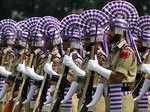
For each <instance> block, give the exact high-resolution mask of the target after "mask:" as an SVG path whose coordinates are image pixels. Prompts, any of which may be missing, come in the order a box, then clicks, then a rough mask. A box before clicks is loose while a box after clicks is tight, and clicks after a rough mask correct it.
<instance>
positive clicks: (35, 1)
mask: <svg viewBox="0 0 150 112" xmlns="http://www.w3.org/2000/svg"><path fill="white" fill-rule="evenodd" d="M109 1H111V0H0V19H4V18H13V19H15V20H20V19H24V18H28V17H31V16H46V15H51V16H54V17H57V18H58V19H62V18H63V17H64V16H66V15H68V14H70V13H80V12H81V11H82V10H85V9H92V8H97V9H101V8H102V6H104V5H105V4H106V3H107V2H109ZM128 1H129V2H131V3H133V4H134V6H135V7H136V8H137V10H138V12H139V14H140V15H145V14H150V0H128Z"/></svg>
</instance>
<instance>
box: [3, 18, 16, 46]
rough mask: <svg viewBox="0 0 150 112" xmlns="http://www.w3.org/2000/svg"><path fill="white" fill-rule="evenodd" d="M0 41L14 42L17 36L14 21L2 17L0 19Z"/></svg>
mask: <svg viewBox="0 0 150 112" xmlns="http://www.w3.org/2000/svg"><path fill="white" fill-rule="evenodd" d="M0 32H1V33H0V34H1V40H0V41H1V43H3V42H4V43H5V42H7V44H14V42H15V39H16V37H17V27H16V22H15V21H14V20H12V19H4V20H1V21H0Z"/></svg>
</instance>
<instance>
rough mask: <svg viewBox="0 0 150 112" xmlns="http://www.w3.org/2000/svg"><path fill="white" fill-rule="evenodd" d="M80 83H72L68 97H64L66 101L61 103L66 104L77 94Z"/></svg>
mask: <svg viewBox="0 0 150 112" xmlns="http://www.w3.org/2000/svg"><path fill="white" fill-rule="evenodd" d="M78 85H79V84H78V83H77V82H76V81H73V82H72V83H71V87H70V89H69V91H68V92H67V94H66V96H65V97H64V99H63V100H62V101H61V103H66V102H67V101H68V100H69V99H70V98H72V96H73V95H74V94H75V92H76V91H77V89H78Z"/></svg>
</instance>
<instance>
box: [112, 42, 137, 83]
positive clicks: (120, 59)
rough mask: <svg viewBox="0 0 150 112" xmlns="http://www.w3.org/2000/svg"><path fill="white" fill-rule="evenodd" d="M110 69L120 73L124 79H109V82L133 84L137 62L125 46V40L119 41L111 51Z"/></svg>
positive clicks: (130, 50)
mask: <svg viewBox="0 0 150 112" xmlns="http://www.w3.org/2000/svg"><path fill="white" fill-rule="evenodd" d="M110 63H111V64H110V68H111V69H112V70H113V71H115V72H118V73H121V74H122V75H123V76H124V78H123V79H119V77H118V79H117V81H116V78H110V80H109V82H110V83H111V84H115V83H116V82H119V83H120V82H134V80H135V76H136V73H137V60H136V57H135V55H134V52H133V50H132V49H131V48H130V47H129V46H128V45H127V43H126V41H125V40H121V41H120V42H119V43H118V44H117V47H116V48H115V49H113V51H112V54H111V57H110Z"/></svg>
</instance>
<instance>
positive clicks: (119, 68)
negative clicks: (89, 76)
mask: <svg viewBox="0 0 150 112" xmlns="http://www.w3.org/2000/svg"><path fill="white" fill-rule="evenodd" d="M132 62H133V52H132V51H130V50H128V49H124V50H121V52H120V54H119V56H118V59H117V62H116V66H115V71H116V72H119V73H122V74H124V75H127V74H128V71H129V69H130V66H131V65H132Z"/></svg>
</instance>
